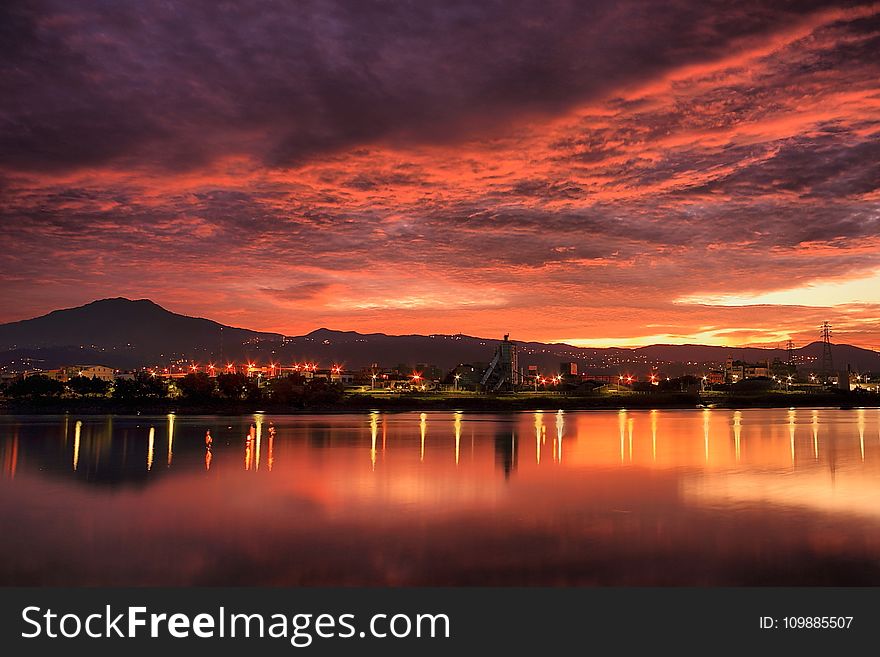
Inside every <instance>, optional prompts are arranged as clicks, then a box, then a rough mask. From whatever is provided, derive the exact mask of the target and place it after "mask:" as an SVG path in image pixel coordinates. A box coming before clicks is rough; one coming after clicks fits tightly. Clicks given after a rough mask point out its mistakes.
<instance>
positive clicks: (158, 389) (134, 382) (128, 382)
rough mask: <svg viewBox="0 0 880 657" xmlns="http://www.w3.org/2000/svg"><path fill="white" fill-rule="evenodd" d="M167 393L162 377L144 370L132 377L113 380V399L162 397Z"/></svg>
mask: <svg viewBox="0 0 880 657" xmlns="http://www.w3.org/2000/svg"><path fill="white" fill-rule="evenodd" d="M167 394H168V387H167V385H166V383H165V380H164V379H162V378H160V377H157V376H152V375H150V374H146V373H144V372H141V373H139V374H137V375H136V376H135V377H134V378H133V379H116V381H114V382H113V398H114V399H123V400H135V399H162V398H164V397H165V396H167Z"/></svg>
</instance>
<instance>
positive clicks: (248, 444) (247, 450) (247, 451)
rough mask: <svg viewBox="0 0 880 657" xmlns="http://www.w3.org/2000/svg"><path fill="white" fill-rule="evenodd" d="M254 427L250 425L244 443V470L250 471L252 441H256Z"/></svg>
mask: <svg viewBox="0 0 880 657" xmlns="http://www.w3.org/2000/svg"><path fill="white" fill-rule="evenodd" d="M256 432H257V429H256V427H255V426H254V425H253V424H252V425H251V428H250V429H249V430H248V435H247V438H245V443H244V469H245V470H250V469H251V458H252V456H253V448H254V440H255V439H256Z"/></svg>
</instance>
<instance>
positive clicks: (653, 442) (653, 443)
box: [651, 410, 657, 461]
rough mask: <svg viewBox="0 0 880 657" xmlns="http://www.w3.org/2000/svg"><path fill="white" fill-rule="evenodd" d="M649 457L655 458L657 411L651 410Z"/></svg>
mask: <svg viewBox="0 0 880 657" xmlns="http://www.w3.org/2000/svg"><path fill="white" fill-rule="evenodd" d="M651 459H652V460H654V461H656V460H657V411H656V410H652V411H651Z"/></svg>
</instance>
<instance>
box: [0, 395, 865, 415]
mask: <svg viewBox="0 0 880 657" xmlns="http://www.w3.org/2000/svg"><path fill="white" fill-rule="evenodd" d="M700 407H703V408H730V409H737V408H791V407H795V408H803V407H835V408H856V407H880V396H878V395H871V394H864V393H856V392H844V391H827V392H823V393H819V394H804V393H785V392H774V393H766V392H765V393H760V394H745V393H740V394H733V393H704V394H700V393H665V392H664V393H643V394H639V393H631V394H622V395H586V396H581V395H565V394H548V395H540V394H538V395H534V394H523V393H520V394H507V395H476V394H430V393H426V394H401V395H370V394H346V395H344V396H342V397H341V398H340V399H338V400H336V401H333V402H322V403H297V404H290V403H277V402H270V401H266V400H261V401H247V400H228V399H209V400H201V401H192V400H185V399H180V398H178V399H141V400H114V399H111V398H80V399H66V398H49V399H14V400H3V401H0V413H4V414H58V413H77V414H81V415H90V414H94V415H103V414H108V413H110V414H137V413H140V414H165V413H186V414H210V415H241V414H247V413H255V412H258V411H264V412H267V413H276V414H307V413H308V414H314V413H363V412H369V411H384V412H404V411H468V412H471V413H475V412H476V413H479V412H517V411H533V410H536V409H554V410H556V409H563V410H572V411H574V410H600V409H621V408H625V409H652V408H669V409H676V408H677V409H690V408H700Z"/></svg>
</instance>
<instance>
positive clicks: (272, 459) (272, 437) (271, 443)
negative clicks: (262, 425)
mask: <svg viewBox="0 0 880 657" xmlns="http://www.w3.org/2000/svg"><path fill="white" fill-rule="evenodd" d="M274 463H275V427H274V426H270V427H269V458H268V459H267V460H266V467H267V468H268V469H269V472H272V465H273V464H274Z"/></svg>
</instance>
